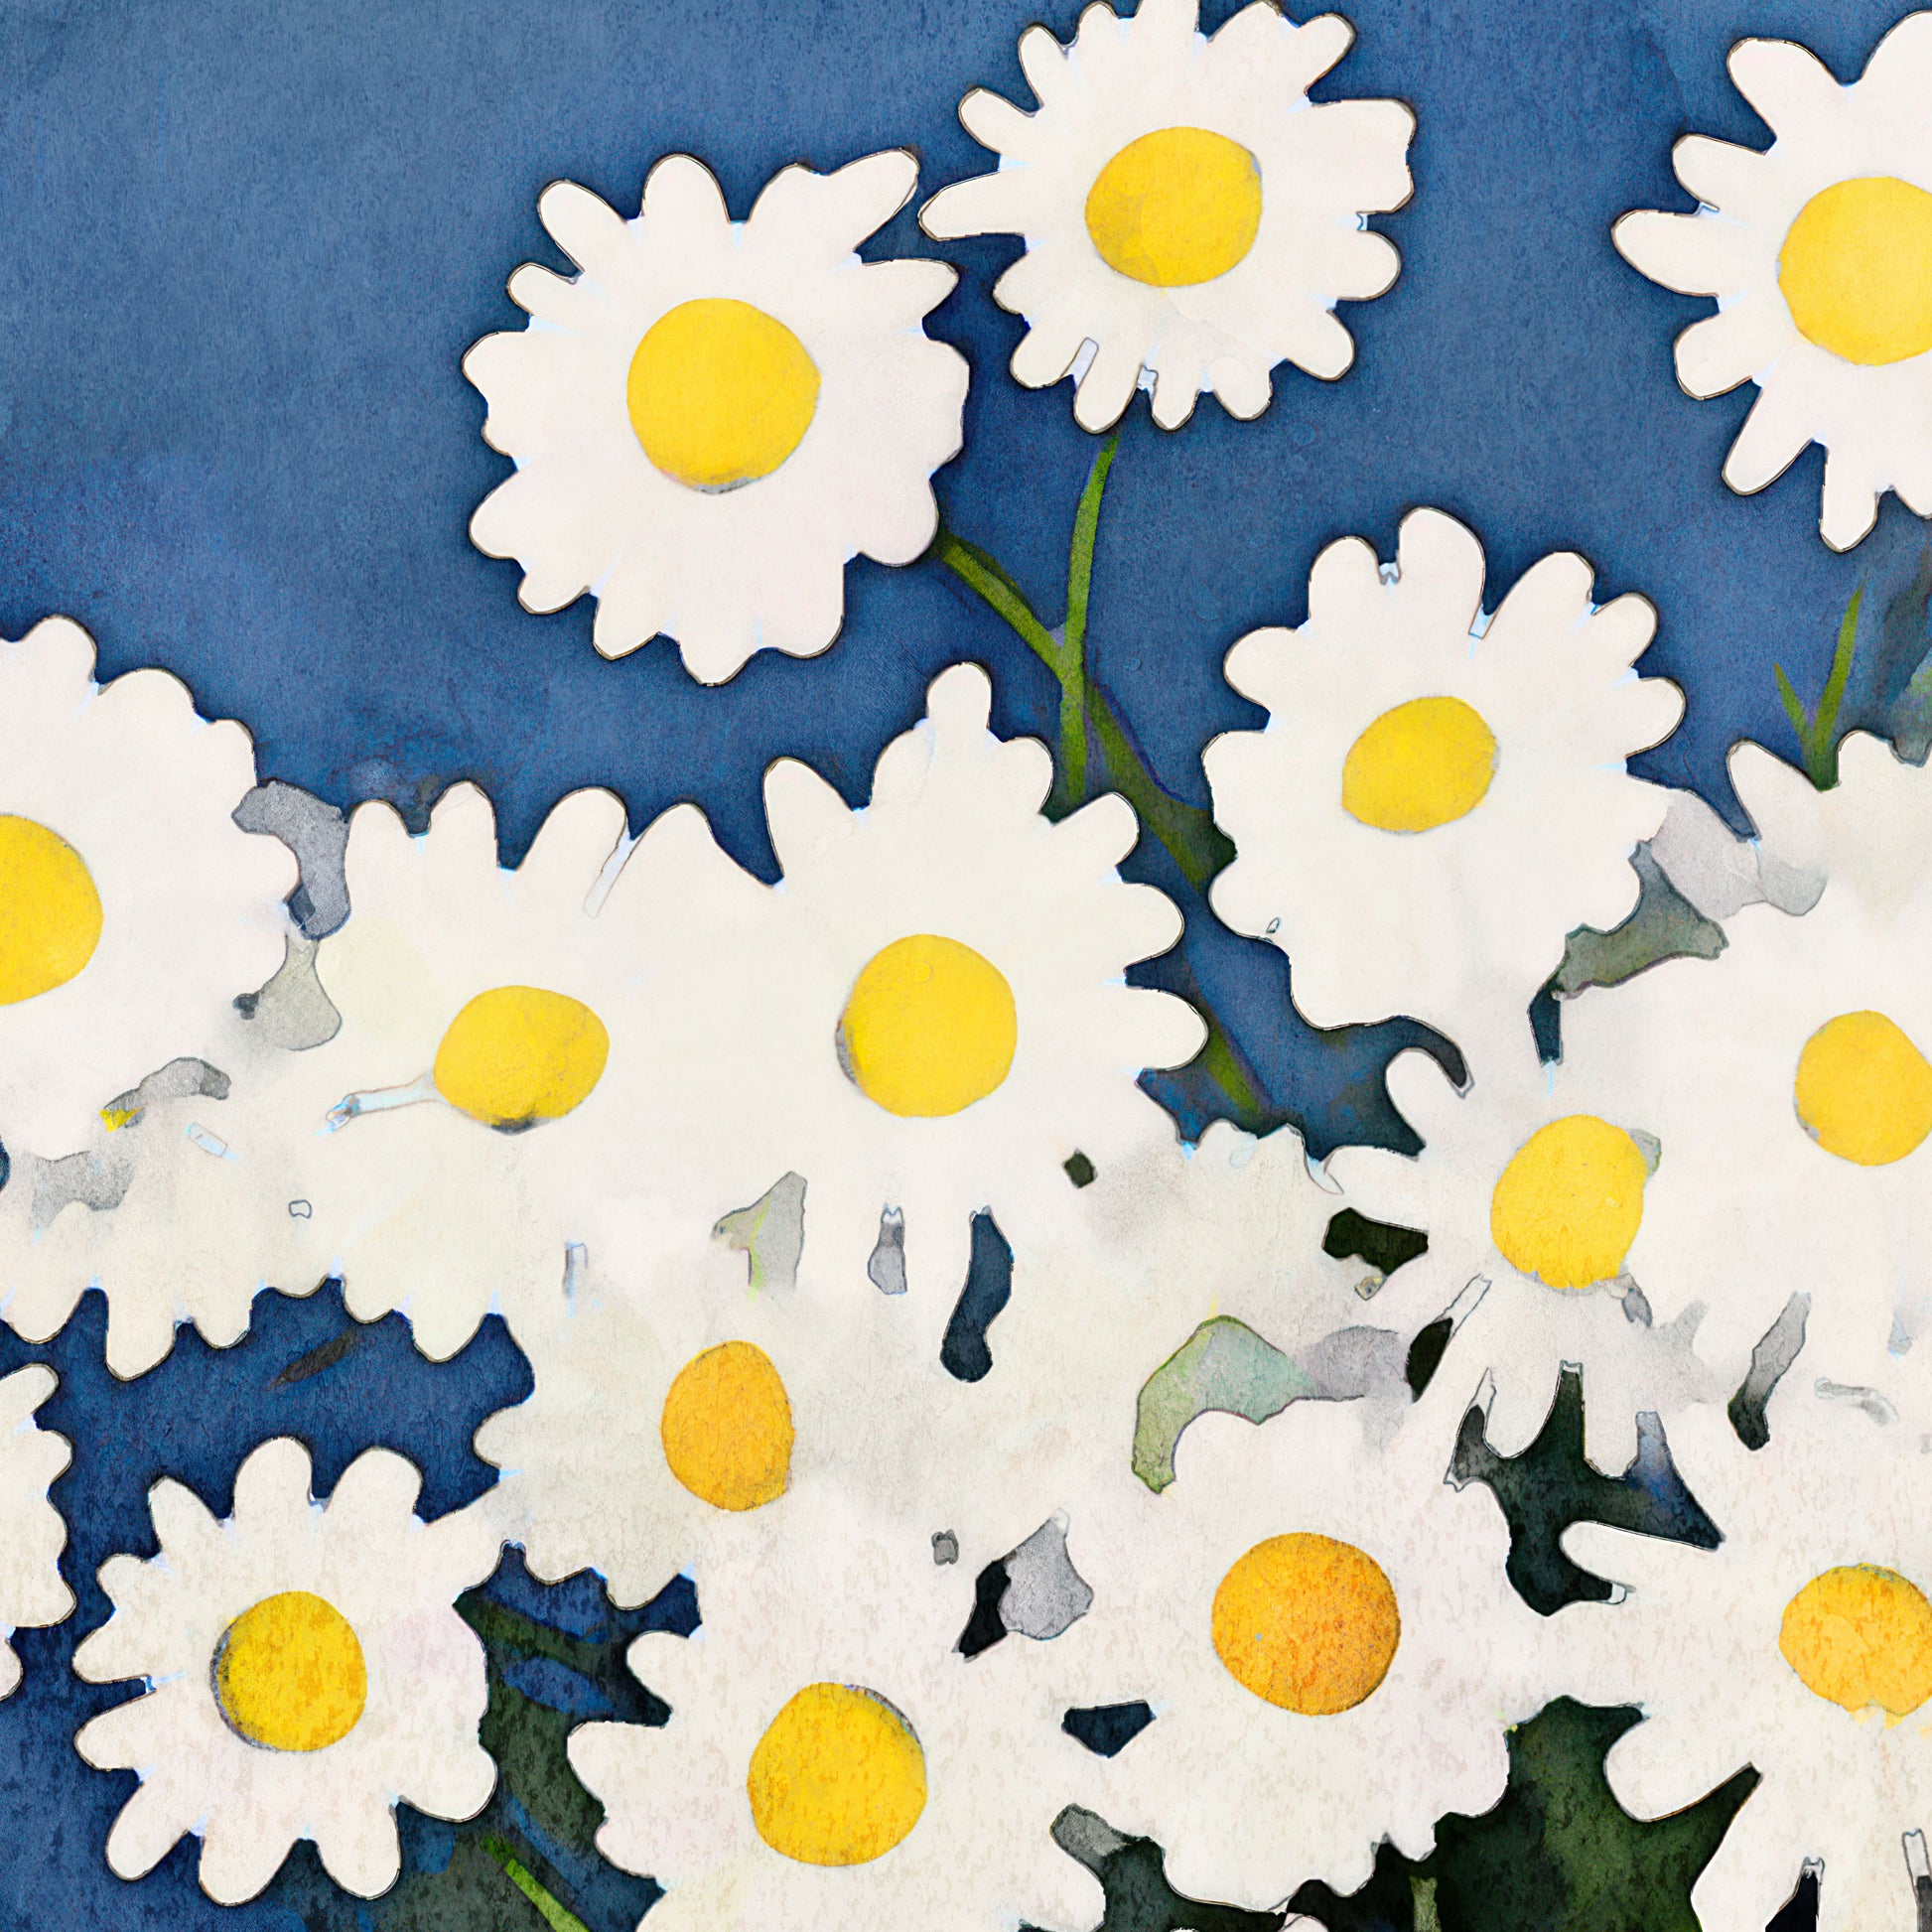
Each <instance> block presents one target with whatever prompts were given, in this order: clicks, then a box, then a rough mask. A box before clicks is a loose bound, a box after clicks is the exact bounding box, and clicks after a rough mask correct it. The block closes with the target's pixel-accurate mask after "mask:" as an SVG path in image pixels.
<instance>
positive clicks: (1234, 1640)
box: [1213, 1531, 1402, 1718]
mask: <svg viewBox="0 0 1932 1932" xmlns="http://www.w3.org/2000/svg"><path fill="white" fill-rule="evenodd" d="M1213 1632H1214V1650H1215V1654H1216V1655H1217V1656H1218V1657H1219V1658H1220V1660H1221V1662H1222V1663H1223V1664H1225V1665H1226V1666H1227V1670H1228V1675H1229V1676H1231V1677H1232V1678H1233V1679H1234V1681H1235V1682H1236V1683H1237V1684H1239V1685H1240V1686H1241V1687H1242V1688H1243V1689H1244V1690H1248V1691H1252V1692H1253V1693H1254V1694H1255V1696H1256V1697H1258V1698H1260V1699H1261V1700H1262V1701H1263V1702H1264V1703H1267V1704H1274V1705H1279V1706H1280V1707H1281V1708H1282V1710H1284V1711H1296V1712H1299V1713H1301V1715H1302V1716H1303V1717H1305V1718H1331V1717H1333V1716H1335V1714H1336V1713H1337V1712H1341V1711H1352V1710H1353V1709H1354V1708H1355V1706H1356V1705H1358V1704H1360V1703H1362V1702H1364V1700H1366V1699H1367V1698H1369V1697H1371V1696H1373V1695H1374V1693H1375V1690H1376V1687H1377V1686H1378V1685H1379V1684H1380V1683H1381V1682H1382V1680H1383V1678H1385V1677H1386V1676H1387V1675H1388V1674H1389V1666H1390V1664H1392V1663H1393V1662H1394V1661H1395V1651H1396V1645H1397V1644H1398V1643H1399V1642H1400V1641H1401V1639H1402V1616H1401V1613H1400V1612H1399V1611H1398V1610H1397V1608H1396V1601H1395V1589H1394V1587H1392V1586H1391V1585H1390V1583H1389V1580H1388V1577H1387V1575H1386V1573H1385V1572H1384V1571H1383V1569H1382V1566H1381V1565H1380V1564H1379V1563H1377V1562H1376V1561H1375V1559H1374V1558H1373V1557H1371V1556H1370V1555H1368V1553H1367V1552H1366V1551H1363V1550H1358V1549H1356V1548H1355V1546H1354V1545H1353V1544H1352V1543H1338V1542H1337V1541H1336V1540H1335V1539H1334V1538H1333V1537H1328V1536H1315V1535H1312V1534H1311V1533H1309V1532H1306V1531H1297V1532H1296V1533H1295V1534H1293V1535H1290V1536H1271V1537H1270V1538H1269V1539H1268V1540H1267V1541H1266V1542H1265V1543H1257V1544H1256V1545H1255V1547H1254V1548H1253V1549H1252V1550H1250V1551H1249V1552H1248V1554H1247V1555H1246V1556H1245V1557H1243V1558H1242V1559H1241V1560H1240V1562H1239V1563H1237V1564H1236V1565H1235V1566H1234V1568H1233V1569H1232V1570H1230V1571H1229V1572H1228V1574H1227V1575H1226V1576H1225V1577H1223V1578H1222V1579H1221V1587H1220V1588H1219V1589H1217V1590H1216V1591H1215V1592H1214V1613H1213Z"/></svg>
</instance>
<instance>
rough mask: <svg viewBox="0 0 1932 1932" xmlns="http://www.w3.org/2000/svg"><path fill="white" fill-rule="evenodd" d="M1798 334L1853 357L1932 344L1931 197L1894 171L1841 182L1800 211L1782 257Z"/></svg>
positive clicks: (1870, 359) (1899, 355)
mask: <svg viewBox="0 0 1932 1932" xmlns="http://www.w3.org/2000/svg"><path fill="white" fill-rule="evenodd" d="M1778 287H1779V288H1780V289H1781V290H1782V291H1783V293H1784V300H1785V305H1786V306H1787V307H1788V308H1789V309H1790V311H1791V320H1792V321H1793V322H1795V323H1796V324H1797V325H1798V333H1799V334H1800V335H1801V336H1803V337H1804V339H1805V340H1806V341H1807V342H1810V343H1816V344H1817V345H1818V346H1819V347H1820V348H1824V349H1829V350H1830V351H1831V352H1832V353H1833V354H1834V355H1842V356H1844V358H1845V359H1846V360H1847V361H1848V362H1864V363H1881V362H1902V361H1904V360H1905V359H1906V358H1907V357H1908V356H1912V355H1923V354H1924V353H1925V351H1926V350H1927V349H1928V348H1932V195H1928V194H1927V193H1926V192H1925V190H1924V189H1922V188H1914V187H1913V186H1912V185H1911V183H1910V182H1904V181H1895V180H1893V179H1892V177H1891V176H1889V175H1867V176H1865V177H1863V179H1861V180H1858V181H1842V182H1838V183H1836V184H1835V185H1834V186H1832V187H1830V188H1828V189H1826V190H1825V191H1824V192H1823V193H1822V194H1819V195H1814V196H1813V197H1812V198H1811V200H1810V201H1808V202H1807V203H1806V204H1805V205H1804V207H1802V208H1800V209H1799V210H1798V218H1797V220H1795V221H1794V222H1792V224H1791V226H1790V229H1789V230H1788V231H1787V233H1786V235H1785V237H1784V248H1783V250H1782V252H1781V253H1780V254H1779V256H1778Z"/></svg>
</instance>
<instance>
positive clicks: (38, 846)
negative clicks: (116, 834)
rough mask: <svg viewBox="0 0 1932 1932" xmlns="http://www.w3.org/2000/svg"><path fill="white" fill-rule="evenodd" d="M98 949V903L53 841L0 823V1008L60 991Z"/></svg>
mask: <svg viewBox="0 0 1932 1932" xmlns="http://www.w3.org/2000/svg"><path fill="white" fill-rule="evenodd" d="M99 943H100V895H99V894H98V893H97V892H95V890H94V882H93V879H92V877H91V876H90V875H89V873H88V871H87V867H86V862H85V861H84V860H83V859H82V858H81V857H80V855H79V853H77V852H76V851H75V850H74V849H73V847H72V846H70V845H69V843H68V842H67V840H66V839H64V838H62V836H61V835H60V833H58V832H51V831H49V830H48V828H47V827H46V826H45V825H37V824H36V823H35V822H34V821H33V820H32V819H31V818H15V817H12V816H11V815H0V1007H5V1006H13V1005H15V1004H17V1003H18V1002H19V1001H21V1000H31V999H33V998H34V996H35V995H36V994H39V993H51V992H52V991H53V990H54V989H55V987H57V986H65V985H66V984H67V983H68V981H69V980H70V979H72V978H73V977H74V975H75V974H76V973H78V972H79V971H80V969H81V968H82V967H83V966H85V965H86V963H87V962H88V960H90V959H91V958H92V957H93V956H94V948H95V947H96V946H97V945H99Z"/></svg>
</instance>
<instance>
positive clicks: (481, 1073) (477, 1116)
mask: <svg viewBox="0 0 1932 1932" xmlns="http://www.w3.org/2000/svg"><path fill="white" fill-rule="evenodd" d="M610 1057H611V1035H609V1034H608V1033H606V1032H605V1030H604V1022H603V1021H602V1020H600V1019H599V1018H598V1017H597V1015H596V1014H595V1013H593V1012H592V1011H591V1010H590V1008H589V1007H587V1006H586V1005H585V1004H584V1003H583V1001H582V1000H573V999H572V998H571V997H570V996H569V995H568V994H567V993H546V992H545V991H544V990H543V989H542V988H541V987H537V986H498V987H492V988H491V989H490V991H489V992H487V993H479V994H478V995H477V997H476V998H475V999H474V1000H472V1001H471V1002H470V1004H469V1005H468V1006H466V1007H465V1008H464V1009H463V1011H462V1012H461V1013H459V1014H458V1015H457V1017H456V1018H455V1019H454V1020H452V1021H451V1022H450V1030H449V1032H448V1033H446V1034H445V1035H443V1043H442V1044H441V1045H440V1046H439V1047H437V1049H436V1067H435V1080H436V1091H437V1092H438V1093H440V1094H441V1095H442V1096H443V1098H444V1099H445V1100H447V1101H448V1102H449V1103H450V1105H451V1106H452V1107H455V1108H456V1109H457V1110H458V1111H459V1112H460V1113H466V1114H468V1115H469V1116H470V1118H471V1119H472V1120H480V1121H482V1122H483V1124H484V1126H486V1127H528V1126H531V1125H533V1124H534V1123H535V1122H537V1121H541V1120H558V1119H561V1118H562V1117H563V1116H564V1115H565V1114H567V1113H569V1112H570V1110H571V1109H572V1108H573V1107H579V1106H582V1105H583V1103H584V1102H585V1101H586V1100H588V1099H589V1098H590V1095H591V1089H592V1088H593V1087H595V1086H596V1085H597V1083H598V1081H599V1080H601V1079H602V1078H603V1077H604V1063H605V1061H606V1060H608V1059H609V1058H610Z"/></svg>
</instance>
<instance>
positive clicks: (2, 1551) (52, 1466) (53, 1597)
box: [0, 1362, 73, 1698]
mask: <svg viewBox="0 0 1932 1932" xmlns="http://www.w3.org/2000/svg"><path fill="white" fill-rule="evenodd" d="M58 1386H59V1382H58V1379H57V1378H56V1376H55V1373H54V1371H53V1370H52V1369H51V1368H48V1367H47V1366H45V1364H43V1363H40V1362H34V1363H30V1364H29V1365H28V1366H27V1367H26V1368H22V1369H16V1370H15V1371H14V1373H13V1374H11V1375H9V1376H7V1377H6V1378H5V1379H4V1380H0V1698H4V1697H11V1696H12V1695H13V1693H14V1691H15V1689H16V1688H17V1687H18V1685H19V1683H20V1659H19V1657H18V1656H17V1655H15V1653H14V1648H13V1646H12V1645H11V1644H10V1643H8V1642H7V1641H6V1639H7V1638H8V1637H10V1636H12V1635H13V1633H14V1632H15V1631H16V1630H18V1629H21V1628H22V1627H24V1626H25V1627H35V1628H38V1627H39V1626H40V1625H42V1624H47V1623H59V1622H60V1621H61V1620H62V1618H64V1617H65V1616H67V1614H68V1613H69V1611H70V1610H71V1609H72V1608H73V1592H72V1591H71V1590H70V1589H69V1588H68V1587H67V1585H66V1584H65V1583H64V1582H62V1580H61V1552H62V1550H63V1549H65V1548H66V1547H67V1540H68V1530H67V1525H66V1524H65V1523H64V1522H62V1520H61V1512H60V1511H59V1510H58V1509H56V1508H55V1507H54V1505H53V1503H52V1502H50V1501H49V1500H48V1494H47V1491H48V1486H49V1484H51V1483H52V1482H53V1480H54V1478H55V1477H56V1476H58V1475H59V1474H60V1473H61V1471H62V1470H63V1469H65V1468H66V1467H67V1466H68V1463H69V1460H70V1459H71V1453H72V1452H71V1450H70V1449H69V1446H68V1440H67V1438H66V1437H65V1436H56V1435H54V1434H53V1433H52V1432H51V1431H49V1430H45V1429H43V1428H41V1426H40V1425H39V1424H38V1423H37V1422H36V1421H35V1420H34V1411H35V1410H37V1409H38V1408H39V1407H40V1406H41V1404H42V1403H43V1402H45V1401H46V1400H47V1399H48V1397H49V1396H51V1395H52V1394H53V1393H54V1391H55V1389H56V1388H57V1387H58Z"/></svg>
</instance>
